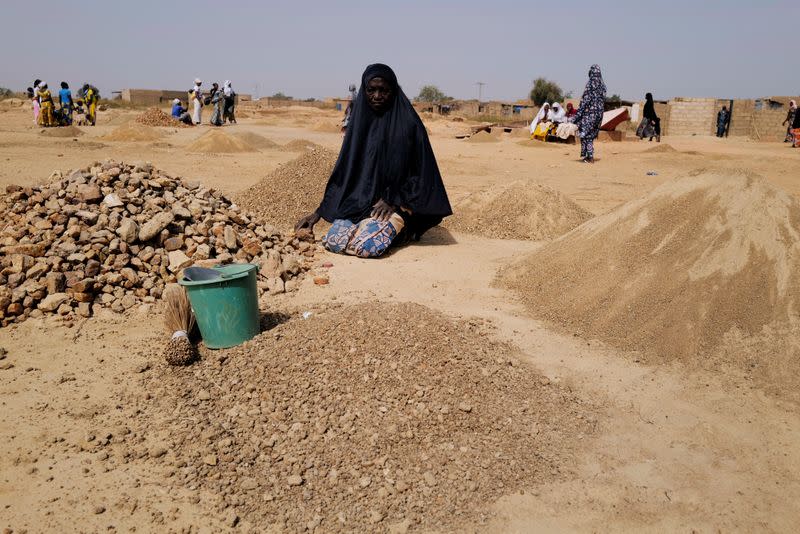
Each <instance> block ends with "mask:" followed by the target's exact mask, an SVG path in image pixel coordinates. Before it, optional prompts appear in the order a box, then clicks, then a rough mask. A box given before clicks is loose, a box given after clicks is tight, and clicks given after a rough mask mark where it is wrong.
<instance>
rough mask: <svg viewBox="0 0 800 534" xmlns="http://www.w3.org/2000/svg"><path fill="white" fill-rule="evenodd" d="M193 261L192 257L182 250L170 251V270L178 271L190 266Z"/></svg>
mask: <svg viewBox="0 0 800 534" xmlns="http://www.w3.org/2000/svg"><path fill="white" fill-rule="evenodd" d="M191 263H192V259H191V258H190V257H189V256H187V255H186V254H185V253H184V252H183V251H182V250H173V251H172V252H170V253H169V267H168V269H169V270H170V272H173V273H176V272H178V271H180V270H181V269H183V268H184V267H188V266H189V265H190V264H191Z"/></svg>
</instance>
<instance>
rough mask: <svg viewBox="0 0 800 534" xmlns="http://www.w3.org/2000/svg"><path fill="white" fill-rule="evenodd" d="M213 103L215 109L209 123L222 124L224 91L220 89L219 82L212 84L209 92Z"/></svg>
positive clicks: (213, 124)
mask: <svg viewBox="0 0 800 534" xmlns="http://www.w3.org/2000/svg"><path fill="white" fill-rule="evenodd" d="M208 96H209V98H210V101H211V104H212V105H213V106H214V111H212V112H211V119H210V120H209V123H210V124H211V125H212V126H222V106H223V105H224V102H223V97H222V91H220V90H219V84H217V82H214V83H212V84H211V91H210V92H209V94H208Z"/></svg>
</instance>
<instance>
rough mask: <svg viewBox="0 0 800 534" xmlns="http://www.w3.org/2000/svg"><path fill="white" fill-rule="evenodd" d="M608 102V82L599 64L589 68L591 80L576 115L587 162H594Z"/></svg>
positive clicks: (584, 91) (584, 157) (582, 152)
mask: <svg viewBox="0 0 800 534" xmlns="http://www.w3.org/2000/svg"><path fill="white" fill-rule="evenodd" d="M605 102H606V84H604V83H603V75H602V74H601V73H600V66H599V65H592V66H591V67H590V68H589V81H588V82H586V89H584V90H583V96H582V97H581V104H580V106H579V107H578V113H577V114H576V115H575V124H576V125H577V126H578V135H580V136H581V158H582V159H583V161H584V162H586V163H594V140H595V139H596V138H597V134H598V133H599V132H600V123H601V122H602V121H603V109H604V106H605Z"/></svg>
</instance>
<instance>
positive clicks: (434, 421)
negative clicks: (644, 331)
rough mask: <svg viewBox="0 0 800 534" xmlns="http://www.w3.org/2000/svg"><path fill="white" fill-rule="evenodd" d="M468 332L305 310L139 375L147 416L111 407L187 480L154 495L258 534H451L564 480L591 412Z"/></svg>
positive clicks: (383, 314)
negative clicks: (497, 505) (177, 495)
mask: <svg viewBox="0 0 800 534" xmlns="http://www.w3.org/2000/svg"><path fill="white" fill-rule="evenodd" d="M387 317H391V318H392V324H389V323H387V321H386V318H387ZM284 320H285V318H284ZM395 324H402V325H403V329H402V330H403V334H402V335H401V336H398V335H396V334H397V332H396V329H395V327H394V325H395ZM476 327H477V328H476ZM479 328H480V326H479V325H476V323H475V322H472V323H470V322H467V321H461V322H456V321H452V320H449V319H447V318H445V317H443V316H442V315H440V314H438V313H436V312H433V311H432V310H430V309H428V308H425V307H423V306H420V305H416V304H382V303H364V304H360V305H358V306H349V307H338V308H330V309H322V310H315V311H314V314H313V315H312V316H311V318H310V319H309V320H304V319H302V318H300V317H293V318H291V319H289V320H288V321H286V322H284V323H283V324H281V325H279V326H277V327H275V328H273V329H272V330H270V331H268V332H264V333H263V334H261V335H259V336H257V337H256V338H254V339H253V340H251V341H249V342H247V343H245V344H243V345H241V346H239V347H236V348H233V349H228V350H220V351H214V353H213V355H209V357H208V358H206V359H204V360H202V361H201V362H199V363H197V364H195V365H193V366H191V367H189V368H167V367H166V366H163V367H160V368H158V369H155V370H154V371H153V372H150V373H147V374H143V375H138V376H141V377H142V379H141V387H142V388H143V390H144V391H145V392H146V393H147V394H148V395H147V399H150V400H144V399H143V395H142V393H141V392H137V394H136V396H135V397H134V396H131V397H130V398H124V399H120V404H121V405H123V406H126V407H131V410H130V411H131V412H133V409H135V410H136V416H135V417H130V418H126V419H125V420H124V421H120V422H121V423H124V424H125V425H127V426H129V427H130V428H131V430H132V431H133V436H142V439H141V440H138V441H136V444H137V446H138V447H139V448H140V449H142V450H144V451H147V450H148V449H149V450H154V449H155V447H158V446H160V447H166V449H167V450H168V451H169V462H170V464H169V465H170V466H172V465H178V466H181V465H188V466H190V467H191V468H178V469H172V473H174V476H171V477H170V478H166V479H164V480H165V484H167V485H169V486H172V487H174V488H176V489H178V488H179V489H181V490H183V489H184V488H186V487H190V486H191V487H196V488H197V489H198V491H200V492H202V493H208V494H211V495H215V496H218V498H219V502H218V506H219V512H220V513H222V511H223V510H224V512H225V514H227V515H230V511H231V509H232V508H235V510H236V513H238V514H239V515H240V516H241V518H242V520H243V521H244V522H246V523H250V524H256V525H259V526H263V527H264V529H265V531H268V532H273V531H275V532H300V531H305V530H309V531H316V532H320V531H323V532H388V531H390V530H389V529H390V527H392V526H398V525H403V524H404V528H402V529H401V530H397V531H398V532H405V531H406V529H408V528H409V527H410V528H412V529H413V530H414V531H422V532H428V531H430V530H431V529H436V530H442V531H446V532H457V531H459V529H458V527H457V525H458V523H459V522H463V521H475V520H476V519H477V518H478V517H480V515H481V514H484V513H486V512H488V511H489V509H490V507H491V506H492V504H493V503H494V501H495V500H496V499H497V498H499V497H500V496H502V495H505V494H509V493H514V492H517V491H520V490H523V489H526V488H530V487H532V486H536V485H537V484H541V483H543V482H546V481H558V480H564V479H565V478H567V477H569V476H571V475H572V473H573V472H574V469H573V466H574V465H575V464H574V462H575V460H574V457H575V456H574V455H575V452H576V450H577V449H578V447H579V443H580V441H581V440H582V439H586V438H585V437H584V436H588V435H591V434H592V433H593V431H592V426H593V424H592V423H591V420H592V419H594V415H593V412H594V411H595V408H594V407H593V406H591V405H589V406H587V405H586V404H584V403H582V401H581V400H580V399H579V398H577V397H576V395H575V394H574V393H571V392H570V390H569V389H568V388H566V387H563V386H557V385H555V384H553V383H551V382H550V381H549V380H548V379H546V378H544V377H542V376H541V375H540V374H539V373H537V372H536V370H535V369H533V368H531V367H529V366H528V365H526V364H524V363H523V362H522V361H521V360H519V359H518V356H517V353H516V352H515V351H514V350H513V349H512V348H510V347H509V346H507V345H503V344H498V343H493V342H490V341H487V339H486V338H485V337H484V336H482V335H481V334H480V332H479ZM376 337H377V338H380V339H381V343H380V346H376V345H375V343H374V340H375V339H376ZM198 399H201V400H198ZM112 412H113V410H112ZM154 429H157V430H154ZM159 431H160V433H161V434H162V435H163V436H164V437H163V438H162V439H165V440H166V442H158V441H157V440H158V439H159V438H158V437H157V436H156V434H157V432H159ZM115 439H116V437H115ZM144 440H147V441H145V442H144V443H142V441H144ZM137 450H139V449H137ZM173 455H174V457H173ZM130 461H131V462H134V463H136V462H145V463H147V464H149V465H152V466H153V467H154V468H157V469H164V467H163V466H164V458H159V455H157V454H153V453H151V454H149V455H148V454H146V453H145V454H136V455H131V457H130ZM276 523H280V524H281V526H280V528H277V527H276ZM309 524H313V525H314V527H313V528H311V529H308V525H309Z"/></svg>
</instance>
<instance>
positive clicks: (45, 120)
mask: <svg viewBox="0 0 800 534" xmlns="http://www.w3.org/2000/svg"><path fill="white" fill-rule="evenodd" d="M27 93H28V98H29V99H30V101H31V108H32V109H33V122H34V123H35V124H38V125H40V126H45V127H51V126H69V125H71V124H72V123H73V122H76V123H77V124H91V125H92V126H94V125H95V124H96V123H97V104H98V103H99V101H100V91H98V90H97V87H95V86H93V85H91V84H89V83H85V84H83V87H81V89H80V90H79V91H78V95H77V97H78V98H76V99H73V98H72V91H71V90H70V88H69V84H68V83H67V82H61V89H60V90H59V92H58V107H56V100H55V97H54V96H53V93H52V92H51V91H50V88H49V87H48V86H47V82H44V81H42V80H39V79H36V80H34V81H33V87H28V89H27Z"/></svg>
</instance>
